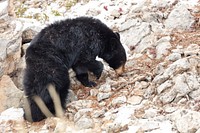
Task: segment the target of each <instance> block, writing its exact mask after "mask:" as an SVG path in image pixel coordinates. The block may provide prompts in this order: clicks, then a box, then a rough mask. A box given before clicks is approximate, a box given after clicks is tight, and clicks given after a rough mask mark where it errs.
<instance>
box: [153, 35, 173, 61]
mask: <svg viewBox="0 0 200 133" xmlns="http://www.w3.org/2000/svg"><path fill="white" fill-rule="evenodd" d="M169 41H170V37H168V36H166V37H163V38H161V39H159V40H158V41H157V44H156V58H157V59H160V58H162V57H164V56H166V55H167V54H168V53H169V49H170V48H171V43H170V42H169Z"/></svg>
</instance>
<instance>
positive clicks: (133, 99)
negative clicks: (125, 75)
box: [127, 96, 143, 105]
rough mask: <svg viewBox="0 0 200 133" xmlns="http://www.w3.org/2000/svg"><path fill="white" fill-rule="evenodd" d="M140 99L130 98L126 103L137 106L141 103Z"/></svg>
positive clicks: (136, 97) (137, 97) (138, 97)
mask: <svg viewBox="0 0 200 133" xmlns="http://www.w3.org/2000/svg"><path fill="white" fill-rule="evenodd" d="M142 99H143V98H142V97H140V96H132V97H130V98H128V101H127V102H128V103H130V104H132V105H137V104H140V103H141V102H142Z"/></svg>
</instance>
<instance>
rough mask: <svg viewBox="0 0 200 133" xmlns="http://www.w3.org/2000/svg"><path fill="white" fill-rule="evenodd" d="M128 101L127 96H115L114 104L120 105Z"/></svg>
mask: <svg viewBox="0 0 200 133" xmlns="http://www.w3.org/2000/svg"><path fill="white" fill-rule="evenodd" d="M126 101H127V99H126V97H125V96H119V97H117V98H114V99H113V100H112V106H116V105H120V104H123V103H125V102H126Z"/></svg>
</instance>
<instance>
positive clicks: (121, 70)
mask: <svg viewBox="0 0 200 133" xmlns="http://www.w3.org/2000/svg"><path fill="white" fill-rule="evenodd" d="M124 71H125V64H123V65H122V66H120V67H119V68H117V69H115V72H116V74H117V75H119V76H120V75H122V74H123V73H124Z"/></svg>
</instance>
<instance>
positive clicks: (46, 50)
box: [23, 17, 126, 121]
mask: <svg viewBox="0 0 200 133" xmlns="http://www.w3.org/2000/svg"><path fill="white" fill-rule="evenodd" d="M97 56H98V57H100V58H102V59H103V60H104V61H106V62H107V63H108V64H109V66H110V67H112V68H113V69H114V70H115V71H116V73H118V74H122V72H123V70H124V65H125V63H126V53H125V49H124V48H123V46H122V44H121V42H120V36H119V34H118V33H116V32H113V31H112V30H111V29H109V28H108V27H107V26H106V25H105V24H103V23H102V22H101V21H100V20H98V19H94V18H91V17H78V18H75V19H66V20H63V21H58V22H55V23H53V24H51V25H49V26H47V27H46V28H44V29H43V30H41V32H40V33H38V35H36V37H35V38H34V39H33V40H32V41H31V44H30V46H29V47H28V48H27V50H26V55H25V59H26V69H25V75H24V80H23V85H24V91H25V95H26V96H27V102H28V104H29V107H30V108H29V109H30V111H29V112H31V114H30V113H29V114H28V115H31V117H32V121H40V120H42V119H44V118H46V117H48V116H52V114H53V115H55V114H56V109H55V108H56V107H55V106H56V105H55V101H54V99H53V98H52V95H51V94H50V90H51V89H52V88H54V89H55V90H56V93H57V94H58V96H59V98H60V102H61V106H62V109H65V101H66V98H67V94H68V89H69V86H70V80H69V74H68V70H69V69H70V68H72V69H73V70H74V71H75V73H76V77H77V79H78V80H79V81H80V82H81V83H82V84H83V85H84V86H88V87H92V86H95V85H96V83H95V82H93V81H89V79H88V71H90V72H92V73H94V75H95V76H96V77H97V78H99V77H100V76H101V73H102V70H103V64H102V63H101V62H100V61H97V60H95V59H96V57H97ZM49 86H51V87H49ZM40 102H43V104H45V105H46V107H47V108H48V110H49V111H50V112H49V113H50V115H45V114H44V112H43V111H42V109H41V107H38V106H39V105H40V104H39V105H38V103H40ZM43 104H41V105H40V106H43ZM25 116H27V114H26V112H25Z"/></svg>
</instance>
